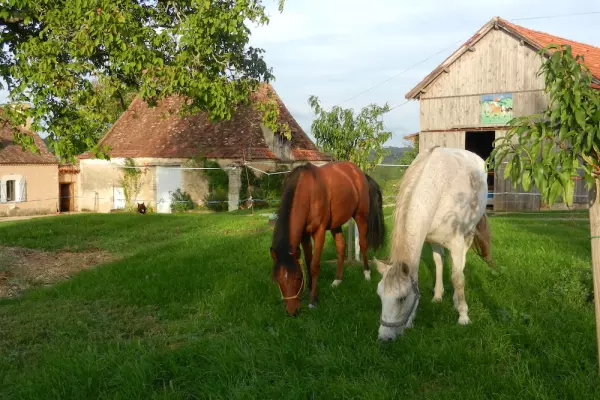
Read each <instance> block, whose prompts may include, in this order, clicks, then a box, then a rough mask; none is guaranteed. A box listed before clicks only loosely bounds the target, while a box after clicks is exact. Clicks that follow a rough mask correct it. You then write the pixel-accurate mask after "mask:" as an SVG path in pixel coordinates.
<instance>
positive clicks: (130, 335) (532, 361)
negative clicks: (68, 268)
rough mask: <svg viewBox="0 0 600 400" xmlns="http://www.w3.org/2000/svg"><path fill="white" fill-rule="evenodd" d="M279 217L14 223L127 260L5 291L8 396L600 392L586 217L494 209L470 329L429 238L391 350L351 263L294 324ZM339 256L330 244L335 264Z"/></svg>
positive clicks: (0, 390)
mask: <svg viewBox="0 0 600 400" xmlns="http://www.w3.org/2000/svg"><path fill="white" fill-rule="evenodd" d="M386 212H387V213H388V214H389V213H390V212H391V210H386ZM584 215H585V214H581V215H580V216H584ZM542 217H543V218H548V217H547V216H544V215H542ZM557 218H558V216H557ZM266 221H267V220H266V218H265V217H259V216H258V215H257V216H254V217H252V216H249V215H247V213H236V214H235V215H224V214H221V215H214V214H209V215H181V216H179V215H178V216H166V215H146V216H138V215H126V214H121V215H79V216H68V217H51V218H43V219H35V220H30V221H20V222H18V223H1V224H0V243H3V244H4V245H7V246H22V247H30V248H38V249H45V250H58V249H69V250H72V251H85V250H89V249H106V250H109V251H112V252H114V253H115V254H118V255H120V256H121V257H122V259H121V260H119V261H118V262H115V263H112V264H108V265H103V266H101V267H99V268H95V269H91V270H86V271H83V272H81V273H80V274H78V275H77V276H76V277H74V278H73V279H71V280H69V281H66V282H63V283H61V284H58V285H56V286H54V287H49V288H42V289H35V290H30V291H28V292H26V293H25V294H24V295H23V296H22V297H20V298H18V299H13V300H2V301H0V399H166V398H169V399H171V398H173V399H194V398H201V399H204V398H211V399H225V398H239V399H259V398H260V399H262V398H276V399H307V398H308V399H312V398H315V399H334V398H364V399H392V398H393V399H398V398H427V399H441V398H444V399H446V398H448V399H481V398H495V399H496V398H498V399H500V398H502V399H515V398H535V399H544V398H548V399H550V398H552V399H555V398H577V399H583V398H587V399H592V398H600V385H599V382H598V374H597V361H596V357H597V356H596V354H597V353H596V339H595V328H594V310H593V304H592V303H590V302H588V301H586V296H587V295H588V294H589V291H590V290H591V273H590V248H589V241H588V235H589V233H588V232H589V231H588V223H587V222H586V221H581V220H570V221H569V220H557V221H542V220H539V218H536V217H534V216H530V217H527V219H524V218H522V216H520V215H519V216H517V217H510V216H498V217H493V218H492V220H491V225H492V230H493V237H494V239H493V240H494V242H493V245H494V248H493V253H494V257H495V259H496V261H497V264H498V267H497V268H498V272H496V273H494V272H491V271H489V270H487V269H486V268H487V267H486V266H485V265H484V264H483V263H482V262H481V261H480V260H478V259H477V258H476V257H475V256H474V255H473V254H471V253H470V254H469V259H468V265H467V269H466V280H467V283H466V296H467V301H468V304H469V307H470V317H471V320H472V324H471V325H469V326H459V325H458V324H457V319H458V315H457V313H456V312H455V311H454V309H453V307H452V299H451V296H452V288H451V284H450V280H449V271H448V270H446V271H445V277H444V279H445V282H444V286H445V288H446V293H445V297H444V300H443V302H442V303H440V304H433V303H431V302H430V300H431V297H432V290H433V283H434V282H433V270H432V265H433V264H432V261H431V252H430V249H429V247H426V248H425V250H424V252H423V263H422V265H421V269H420V282H419V284H420V287H421V292H422V294H423V296H422V301H421V304H420V306H419V309H418V311H417V317H416V320H415V324H416V326H415V327H414V328H413V329H411V330H408V331H407V332H406V335H405V336H404V337H401V338H399V339H398V340H397V341H395V342H392V343H385V344H380V343H378V341H377V340H376V339H377V328H378V321H379V313H380V303H379V298H378V297H377V295H376V292H375V288H376V285H377V282H378V280H379V275H378V274H377V273H375V274H374V279H373V281H372V282H365V281H364V279H363V278H362V273H361V271H360V269H359V268H356V267H351V268H347V269H346V271H345V279H344V282H343V283H342V285H340V286H339V287H338V288H336V289H331V288H330V283H331V281H332V280H333V278H334V274H335V266H334V265H332V264H328V263H323V268H322V273H321V280H320V289H321V297H320V304H319V307H318V308H317V309H316V310H308V308H307V305H306V301H305V302H304V304H303V312H302V314H301V315H300V316H299V317H298V318H290V317H287V316H286V315H285V313H284V307H283V304H282V301H281V300H280V299H279V291H278V289H277V286H276V285H275V284H274V283H272V282H271V281H270V272H271V260H270V256H269V252H268V248H269V244H270V235H271V231H270V229H269V227H268V225H267V222H266ZM387 221H388V222H391V219H390V218H388V219H387ZM386 254H387V251H385V250H384V251H381V252H380V254H379V255H380V256H384V257H385V256H386ZM334 257H335V246H334V245H333V241H332V240H331V238H330V237H328V242H327V248H326V251H325V254H324V255H323V259H324V260H328V259H332V258H334ZM446 264H447V266H449V260H448V259H446Z"/></svg>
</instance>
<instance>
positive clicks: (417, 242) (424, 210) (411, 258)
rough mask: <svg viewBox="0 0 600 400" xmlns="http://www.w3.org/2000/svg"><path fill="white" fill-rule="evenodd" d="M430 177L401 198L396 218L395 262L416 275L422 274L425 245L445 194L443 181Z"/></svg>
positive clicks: (393, 250)
mask: <svg viewBox="0 0 600 400" xmlns="http://www.w3.org/2000/svg"><path fill="white" fill-rule="evenodd" d="M425 172H427V171H425ZM427 175H428V174H422V175H421V176H419V178H418V181H417V182H415V183H414V184H413V185H411V186H410V187H409V188H407V189H405V190H407V192H406V193H404V195H403V196H402V197H401V198H399V199H398V202H399V204H396V213H395V216H394V220H395V224H394V229H393V231H392V248H391V261H392V263H394V264H400V263H402V262H404V263H406V264H407V265H408V266H409V268H410V272H411V275H413V276H415V275H416V274H417V272H418V269H419V263H420V260H421V252H422V250H423V245H424V242H425V239H426V238H427V234H428V232H429V230H430V227H431V223H432V221H433V218H434V216H435V212H436V208H437V204H438V203H439V199H440V193H441V192H442V191H443V188H440V187H439V181H438V180H436V179H430V178H429V177H428V176H427Z"/></svg>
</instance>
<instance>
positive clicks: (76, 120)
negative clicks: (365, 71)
mask: <svg viewBox="0 0 600 400" xmlns="http://www.w3.org/2000/svg"><path fill="white" fill-rule="evenodd" d="M262 3H263V1H262V0H237V1H233V0H232V1H223V0H202V1H201V0H72V1H57V0H4V1H3V2H2V6H1V7H0V44H1V45H2V48H3V50H4V51H3V52H2V53H0V77H1V78H2V80H3V81H4V83H5V85H6V88H7V89H8V91H9V99H10V100H11V102H13V103H15V104H17V105H18V104H26V105H28V107H5V110H4V113H3V114H4V116H5V117H6V118H7V119H8V120H9V122H11V124H12V125H13V126H18V125H21V124H23V123H24V122H25V120H26V118H28V117H31V118H32V120H33V122H32V128H33V129H34V130H35V131H46V132H47V133H48V134H49V139H48V142H49V143H50V146H51V147H52V148H53V151H54V152H55V153H56V154H57V155H58V156H61V157H63V158H70V159H72V158H73V156H74V155H76V154H79V153H81V152H83V151H87V150H91V151H92V152H93V153H94V154H95V155H96V156H98V157H103V158H107V157H108V154H107V153H106V150H107V149H103V148H99V147H98V146H97V142H98V138H99V137H100V136H101V135H102V134H103V133H104V129H105V126H106V123H107V122H106V121H107V115H106V111H105V110H104V109H103V106H104V105H105V100H106V99H107V98H116V99H119V100H120V101H119V103H120V104H121V106H122V107H123V108H124V104H125V99H124V97H125V96H126V94H127V93H130V92H135V93H137V94H138V95H139V96H140V97H141V98H142V99H143V100H144V101H147V102H148V103H149V104H150V105H151V106H153V105H155V104H156V103H157V102H158V101H159V100H161V99H163V98H164V97H167V96H170V95H182V96H184V97H187V98H188V99H189V100H190V101H189V102H188V103H187V104H186V106H185V107H184V109H183V110H181V112H182V113H196V112H198V111H206V112H207V113H208V116H209V118H211V119H212V120H220V119H229V118H230V117H231V114H232V113H233V112H234V110H235V108H236V106H237V105H238V104H240V103H243V104H246V103H247V102H248V100H249V94H250V93H251V92H252V91H253V90H254V89H256V88H257V86H258V84H259V83H260V82H262V81H267V82H268V81H269V80H270V79H271V78H272V77H273V76H272V73H271V72H272V71H271V69H270V68H268V67H267V65H266V63H265V61H264V60H263V57H262V53H263V50H262V49H257V48H253V47H250V46H248V43H249V38H250V33H251V32H250V28H249V25H250V24H258V25H263V24H267V23H268V17H267V14H266V12H265V8H264V6H263V4H262ZM279 9H280V11H282V9H283V0H279ZM94 82H95V83H96V84H94ZM98 88H101V90H98ZM121 111H123V110H121ZM277 112H278V111H277V109H273V108H272V107H266V110H265V112H264V116H265V123H266V125H267V126H268V127H269V128H271V129H272V130H273V131H283V132H286V131H287V130H286V129H285V128H284V129H283V130H282V129H281V127H280V126H274V123H273V121H274V120H275V121H277V118H273V113H277ZM278 128H279V129H278ZM15 141H16V142H17V143H20V144H21V145H23V146H24V147H26V148H29V149H30V150H32V151H35V150H36V148H35V145H34V143H33V139H32V138H31V137H30V136H28V135H23V134H20V133H19V132H18V131H16V130H15Z"/></svg>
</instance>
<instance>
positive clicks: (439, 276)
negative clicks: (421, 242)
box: [431, 244, 444, 303]
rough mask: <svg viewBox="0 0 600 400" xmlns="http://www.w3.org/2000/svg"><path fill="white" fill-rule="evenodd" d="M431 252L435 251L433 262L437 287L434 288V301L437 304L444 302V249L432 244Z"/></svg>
mask: <svg viewBox="0 0 600 400" xmlns="http://www.w3.org/2000/svg"><path fill="white" fill-rule="evenodd" d="M431 250H433V261H434V262H435V287H434V288H433V301H434V302H436V303H437V302H440V301H442V296H443V295H444V281H443V274H444V258H443V257H444V248H443V247H440V246H437V245H433V244H432V245H431Z"/></svg>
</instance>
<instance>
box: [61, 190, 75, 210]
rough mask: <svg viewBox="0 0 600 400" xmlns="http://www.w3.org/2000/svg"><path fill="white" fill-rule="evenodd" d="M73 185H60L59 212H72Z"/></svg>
mask: <svg viewBox="0 0 600 400" xmlns="http://www.w3.org/2000/svg"><path fill="white" fill-rule="evenodd" d="M73 200H74V199H73V184H72V183H61V184H60V212H69V211H73V204H74V201H73Z"/></svg>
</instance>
